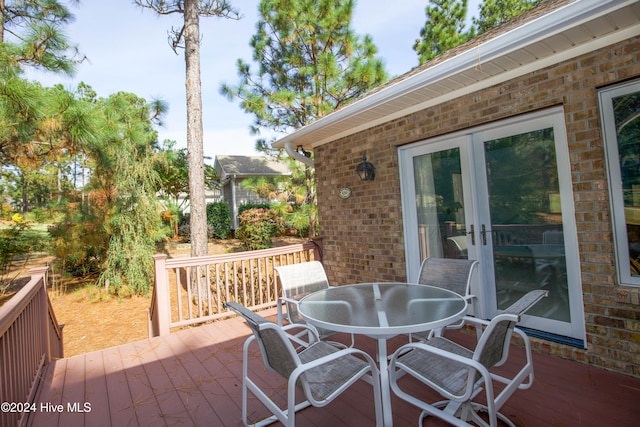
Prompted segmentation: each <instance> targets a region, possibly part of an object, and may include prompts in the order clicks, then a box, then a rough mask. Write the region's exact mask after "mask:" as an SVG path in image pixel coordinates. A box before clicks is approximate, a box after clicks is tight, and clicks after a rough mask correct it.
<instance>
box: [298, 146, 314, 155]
mask: <svg viewBox="0 0 640 427" xmlns="http://www.w3.org/2000/svg"><path fill="white" fill-rule="evenodd" d="M296 151H297V152H298V153H300V154H303V155H304V156H305V157H306V158H311V151H306V150H305V149H304V147H302V145H298V146H297V147H296Z"/></svg>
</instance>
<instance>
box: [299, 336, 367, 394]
mask: <svg viewBox="0 0 640 427" xmlns="http://www.w3.org/2000/svg"><path fill="white" fill-rule="evenodd" d="M338 351H340V349H338V348H336V347H334V346H333V345H331V344H329V343H327V342H325V341H319V342H316V343H314V344H313V345H311V346H310V347H308V348H306V349H305V350H304V351H302V352H301V353H300V354H299V357H300V361H301V362H302V363H309V362H311V361H314V360H317V359H319V358H321V357H324V356H327V355H329V354H333V353H335V352H338ZM368 368H369V364H368V363H366V362H365V361H364V360H362V359H359V358H357V357H355V356H352V355H350V354H345V355H344V356H342V357H339V358H337V359H335V360H332V361H331V362H328V363H324V364H322V365H321V366H318V367H316V368H311V369H309V370H308V371H306V372H305V373H304V374H303V375H302V379H303V381H304V382H305V383H306V384H307V386H308V387H309V390H310V391H311V393H312V395H313V397H314V399H316V400H325V399H326V398H327V397H329V396H330V395H331V394H332V393H333V392H335V391H336V390H338V389H339V388H340V387H342V385H344V384H345V383H347V382H348V381H350V380H351V379H352V378H353V376H354V375H355V374H356V373H357V372H360V371H362V370H363V369H368Z"/></svg>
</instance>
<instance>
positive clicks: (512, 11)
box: [413, 0, 542, 64]
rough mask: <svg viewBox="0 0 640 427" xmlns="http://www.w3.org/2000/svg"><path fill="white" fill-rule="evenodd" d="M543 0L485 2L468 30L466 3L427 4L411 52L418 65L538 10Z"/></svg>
mask: <svg viewBox="0 0 640 427" xmlns="http://www.w3.org/2000/svg"><path fill="white" fill-rule="evenodd" d="M541 1H542V0H484V1H483V2H482V3H481V4H480V5H479V10H478V17H477V18H476V17H473V18H472V19H471V20H472V25H471V26H470V27H469V29H467V28H466V27H467V25H466V23H465V21H466V20H467V12H468V0H429V4H428V5H427V7H426V8H425V14H426V17H427V19H426V22H425V24H424V26H423V27H422V29H421V30H420V38H419V39H417V40H416V42H415V44H414V46H413V49H414V50H415V51H416V53H417V54H418V58H419V61H420V64H423V63H425V62H427V61H428V60H430V59H432V58H435V57H436V56H438V55H440V54H442V53H444V52H446V51H447V50H449V49H452V48H454V47H456V46H459V45H461V44H463V43H465V42H466V41H468V40H469V39H471V38H473V37H475V36H476V35H477V34H482V33H484V32H485V31H488V30H490V29H492V28H494V27H497V26H498V25H501V24H503V23H505V22H506V21H508V20H509V19H511V18H513V17H515V16H518V15H520V14H522V13H523V12H526V11H527V10H529V9H531V8H533V7H535V6H537V5H538V4H540V3H541Z"/></svg>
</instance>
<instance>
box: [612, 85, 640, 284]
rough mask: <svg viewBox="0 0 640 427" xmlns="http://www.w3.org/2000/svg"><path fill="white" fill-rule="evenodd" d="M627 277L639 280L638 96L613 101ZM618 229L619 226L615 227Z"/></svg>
mask: <svg viewBox="0 0 640 427" xmlns="http://www.w3.org/2000/svg"><path fill="white" fill-rule="evenodd" d="M613 114H614V119H615V126H616V136H617V140H618V157H619V159H618V160H619V162H620V175H621V179H622V198H623V200H624V217H625V223H626V224H624V225H626V235H627V239H628V254H619V256H622V257H626V256H627V255H628V256H629V267H630V270H631V276H636V277H637V276H640V144H638V141H640V93H639V92H634V93H630V94H628V95H624V96H619V97H616V98H613ZM618 225H619V224H618Z"/></svg>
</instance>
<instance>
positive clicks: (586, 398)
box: [27, 310, 640, 427]
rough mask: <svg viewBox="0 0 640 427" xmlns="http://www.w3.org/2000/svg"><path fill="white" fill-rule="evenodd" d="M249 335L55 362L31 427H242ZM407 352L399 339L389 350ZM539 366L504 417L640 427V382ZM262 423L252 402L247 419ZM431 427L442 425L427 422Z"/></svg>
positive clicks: (354, 407)
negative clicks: (244, 360)
mask: <svg viewBox="0 0 640 427" xmlns="http://www.w3.org/2000/svg"><path fill="white" fill-rule="evenodd" d="M274 313H275V310H271V311H268V312H266V313H262V314H266V315H268V316H273V315H274ZM249 333H250V331H249V328H248V327H247V326H246V325H245V323H244V321H242V319H239V318H231V319H228V320H224V321H219V322H215V323H213V324H209V325H204V326H199V327H194V328H191V329H186V330H182V331H179V332H175V333H173V334H171V335H170V336H167V337H158V338H152V339H149V340H144V341H138V342H134V343H130V344H126V345H123V346H118V347H113V348H109V349H106V350H102V351H97V352H93V353H87V354H84V355H79V356H74V357H70V358H67V359H61V360H57V361H55V362H52V363H50V364H49V365H48V367H47V370H46V372H45V374H44V377H43V378H42V380H41V382H40V384H39V388H38V392H37V395H36V399H35V402H36V403H35V406H34V407H33V409H35V411H33V413H31V414H30V416H29V417H28V419H27V425H30V426H36V427H46V426H83V425H84V426H172V425H184V426H205V425H207V426H241V425H242V421H241V406H240V405H241V384H242V375H241V372H242V345H243V343H244V341H245V339H246V337H247V335H248V334H249ZM458 334H459V335H460V336H459V337H458V338H460V339H461V340H465V339H467V340H471V339H472V337H471V336H470V335H465V334H460V333H458ZM404 339H406V338H404ZM401 343H403V339H402V338H400V337H399V338H397V339H396V340H395V342H394V341H393V340H392V344H391V345H394V344H395V346H397V345H399V344H401ZM356 346H357V347H359V348H362V349H364V350H365V351H369V352H370V353H372V352H374V351H375V341H373V340H371V339H368V338H366V337H357V341H356ZM395 346H394V348H395ZM513 350H514V354H518V355H521V354H522V351H520V349H513ZM253 354H254V361H253V362H252V363H251V364H250V366H252V369H253V371H254V372H255V373H254V374H252V375H256V376H259V377H261V378H262V380H263V381H264V383H263V384H262V385H261V386H264V387H269V388H270V389H271V390H273V393H274V395H275V394H280V395H283V396H284V393H283V388H284V381H282V380H280V379H279V378H277V377H276V376H275V375H274V374H272V373H270V372H268V371H266V370H265V369H264V366H263V364H262V361H261V359H260V358H259V354H258V350H257V347H256V349H255V351H254V353H253ZM534 366H535V381H534V384H533V387H532V388H531V389H529V390H521V391H518V392H516V393H515V395H514V396H513V397H512V398H511V399H510V400H509V401H508V402H507V403H506V405H505V406H504V407H503V409H502V412H503V413H505V415H507V416H508V417H510V418H511V420H512V421H514V422H515V423H516V425H518V426H562V427H566V426H605V425H609V426H619V427H620V426H629V427H631V426H636V425H637V423H638V421H637V420H638V418H640V405H639V404H638V402H640V379H637V378H632V377H627V376H624V375H620V374H616V373H611V372H607V371H604V370H602V369H599V368H594V367H590V366H587V365H583V364H580V363H577V362H572V361H568V360H563V359H560V358H557V357H552V356H546V355H541V354H534ZM415 387H416V388H420V389H421V390H424V392H425V393H427V389H426V388H425V387H421V385H420V384H419V383H417V382H416V384H415ZM372 396H373V393H372V390H371V386H370V385H369V384H366V383H363V382H359V383H358V384H356V385H355V386H354V387H352V388H351V389H350V390H348V391H347V392H345V394H343V395H342V396H341V397H339V398H338V399H337V400H336V401H334V402H333V403H331V404H329V405H328V406H327V407H325V408H309V409H307V410H304V411H302V412H301V413H299V415H298V417H297V418H296V421H297V425H299V426H331V427H337V426H365V425H374V422H375V421H374V419H373V414H374V410H373V402H372ZM433 399H434V400H439V399H438V398H437V396H436V395H433ZM283 400H284V398H283ZM393 414H394V423H395V425H396V426H405V425H415V424H416V423H417V419H418V414H419V411H418V410H417V409H416V408H415V407H413V406H411V405H409V404H407V403H405V402H403V401H401V400H399V399H397V398H395V397H394V398H393ZM266 415H268V413H267V410H266V409H265V408H263V407H262V406H261V405H260V404H259V403H257V402H256V401H255V400H252V401H251V402H250V418H252V419H253V420H258V419H260V418H262V417H264V416H266ZM425 425H433V426H438V425H445V424H441V423H439V422H437V421H432V420H431V419H429V421H427V422H426V423H425Z"/></svg>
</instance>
